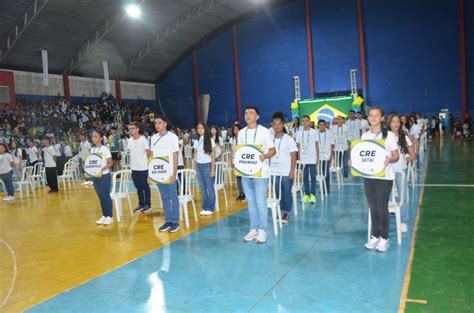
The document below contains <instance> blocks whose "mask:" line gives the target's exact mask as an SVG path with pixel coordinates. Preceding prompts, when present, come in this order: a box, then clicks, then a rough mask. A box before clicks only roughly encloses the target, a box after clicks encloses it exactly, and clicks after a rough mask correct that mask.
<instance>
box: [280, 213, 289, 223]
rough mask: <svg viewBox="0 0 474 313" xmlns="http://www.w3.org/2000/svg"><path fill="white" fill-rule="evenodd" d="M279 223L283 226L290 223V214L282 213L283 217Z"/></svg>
mask: <svg viewBox="0 0 474 313" xmlns="http://www.w3.org/2000/svg"><path fill="white" fill-rule="evenodd" d="M281 222H282V223H283V224H288V223H289V222H290V214H289V213H283V216H282V217H281Z"/></svg>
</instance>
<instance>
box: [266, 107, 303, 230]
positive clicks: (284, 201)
mask: <svg viewBox="0 0 474 313" xmlns="http://www.w3.org/2000/svg"><path fill="white" fill-rule="evenodd" d="M272 127H273V130H274V132H275V136H274V137H273V144H274V145H275V150H276V154H275V155H274V156H273V157H272V158H271V159H270V166H271V172H272V174H275V175H280V176H281V197H280V208H281V213H282V222H283V223H284V224H288V222H289V221H290V213H291V206H292V202H293V201H292V200H293V195H292V193H291V188H292V187H293V180H294V179H295V167H296V154H297V153H298V147H297V146H296V142H295V140H294V139H293V138H292V137H291V136H290V135H287V134H285V133H284V132H283V129H284V128H285V117H284V115H283V113H282V112H276V113H275V114H273V118H272ZM275 183H276V185H277V186H279V184H280V179H279V178H277V179H276V182H275ZM277 197H279V190H278V189H277Z"/></svg>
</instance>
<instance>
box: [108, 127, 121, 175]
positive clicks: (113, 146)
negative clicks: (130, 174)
mask: <svg viewBox="0 0 474 313" xmlns="http://www.w3.org/2000/svg"><path fill="white" fill-rule="evenodd" d="M108 143H109V147H110V153H111V154H112V160H113V161H114V166H113V168H112V170H114V171H120V157H121V155H120V151H122V147H121V144H122V143H121V140H120V136H119V135H118V134H117V128H116V127H111V128H110V135H109V138H108Z"/></svg>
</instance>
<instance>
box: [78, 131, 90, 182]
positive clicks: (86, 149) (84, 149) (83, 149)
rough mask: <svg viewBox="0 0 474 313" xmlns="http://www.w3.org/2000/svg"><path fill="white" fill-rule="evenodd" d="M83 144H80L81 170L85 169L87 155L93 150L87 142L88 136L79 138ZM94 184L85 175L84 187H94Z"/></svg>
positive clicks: (82, 135) (83, 135)
mask: <svg viewBox="0 0 474 313" xmlns="http://www.w3.org/2000/svg"><path fill="white" fill-rule="evenodd" d="M79 138H80V140H81V142H80V143H79V163H80V164H81V170H82V169H83V166H84V160H85V158H86V155H88V154H89V153H90V151H91V149H92V146H91V144H90V143H89V141H88V140H87V135H85V134H81V135H80V136H79ZM93 184H94V183H93V182H92V180H91V179H89V178H87V176H85V175H84V182H83V183H82V185H84V186H92V185H93Z"/></svg>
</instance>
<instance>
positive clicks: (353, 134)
mask: <svg viewBox="0 0 474 313" xmlns="http://www.w3.org/2000/svg"><path fill="white" fill-rule="evenodd" d="M359 124H360V123H359V122H357V120H353V121H351V120H350V119H349V120H347V121H346V126H347V128H348V129H349V140H350V141H352V140H357V139H360V127H359Z"/></svg>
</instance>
